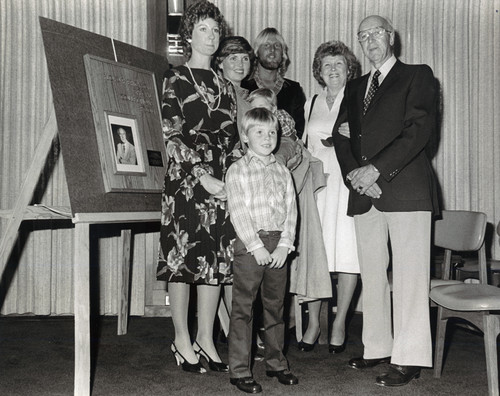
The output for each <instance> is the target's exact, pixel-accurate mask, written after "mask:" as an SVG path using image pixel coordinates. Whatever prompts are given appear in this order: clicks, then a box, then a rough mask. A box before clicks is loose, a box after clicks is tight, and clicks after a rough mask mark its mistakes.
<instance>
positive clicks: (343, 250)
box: [302, 88, 359, 273]
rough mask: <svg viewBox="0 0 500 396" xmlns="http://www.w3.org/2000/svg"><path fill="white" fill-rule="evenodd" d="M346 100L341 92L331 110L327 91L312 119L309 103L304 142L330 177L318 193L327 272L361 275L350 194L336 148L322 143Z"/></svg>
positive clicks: (319, 96)
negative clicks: (348, 213)
mask: <svg viewBox="0 0 500 396" xmlns="http://www.w3.org/2000/svg"><path fill="white" fill-rule="evenodd" d="M343 96H344V90H343V89H342V91H340V92H339V94H338V95H337V97H336V99H335V102H334V104H333V106H332V108H331V109H328V105H327V104H326V88H325V89H324V90H323V91H322V92H321V93H320V94H319V95H318V97H317V98H316V101H315V102H314V106H313V109H312V114H311V116H310V117H309V112H310V108H311V102H312V98H309V99H308V100H307V102H306V104H305V106H304V108H305V112H304V114H305V118H306V128H305V131H304V135H303V137H302V139H303V140H304V142H305V143H306V145H307V148H308V149H309V151H310V152H311V154H312V155H313V156H315V157H316V158H318V159H320V160H321V161H322V162H323V169H324V172H325V173H326V174H328V176H327V179H326V188H324V189H322V190H321V191H319V192H318V193H317V204H318V212H319V216H320V220H321V226H322V229H323V241H324V243H325V249H326V256H327V259H328V270H329V271H330V272H348V273H359V261H358V251H357V245H356V234H355V230H354V219H353V218H352V217H349V216H347V203H348V198H349V190H348V189H347V187H346V186H345V184H344V182H343V179H342V173H341V171H340V166H339V163H338V160H337V155H336V154H335V148H334V147H326V146H324V145H323V143H322V142H321V139H327V138H328V137H330V136H331V135H332V129H333V126H334V124H335V121H336V119H337V116H338V113H339V108H340V103H341V102H342V98H343ZM308 118H309V119H308Z"/></svg>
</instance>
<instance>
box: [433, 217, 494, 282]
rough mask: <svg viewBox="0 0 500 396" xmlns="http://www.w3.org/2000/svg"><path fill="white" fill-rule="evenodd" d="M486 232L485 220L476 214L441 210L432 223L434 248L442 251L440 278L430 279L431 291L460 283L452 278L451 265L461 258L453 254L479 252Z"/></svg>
mask: <svg viewBox="0 0 500 396" xmlns="http://www.w3.org/2000/svg"><path fill="white" fill-rule="evenodd" d="M485 230H486V219H485V218H483V216H478V212H470V211H464V210H443V211H442V213H441V218H440V219H438V220H436V221H435V222H434V246H436V247H439V248H442V249H444V255H443V257H442V262H441V277H440V278H436V279H435V278H432V279H431V289H432V288H434V287H436V286H441V285H448V284H457V283H462V282H461V281H459V280H455V279H453V277H452V272H453V271H452V270H453V264H454V263H455V262H457V261H461V260H462V258H461V257H460V256H458V255H454V254H453V253H454V252H455V253H463V252H476V251H478V250H480V248H481V245H482V243H483V240H484V235H485Z"/></svg>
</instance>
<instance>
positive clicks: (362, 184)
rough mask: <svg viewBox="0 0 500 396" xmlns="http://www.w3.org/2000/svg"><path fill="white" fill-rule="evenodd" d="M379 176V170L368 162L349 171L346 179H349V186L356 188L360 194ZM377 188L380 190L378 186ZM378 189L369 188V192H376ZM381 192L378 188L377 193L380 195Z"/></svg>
mask: <svg viewBox="0 0 500 396" xmlns="http://www.w3.org/2000/svg"><path fill="white" fill-rule="evenodd" d="M379 176H380V173H379V171H378V170H377V169H376V168H375V167H374V166H373V165H372V164H369V165H365V166H362V167H361V168H357V169H354V170H353V171H351V172H349V174H348V175H347V180H350V182H351V186H352V188H353V189H354V190H356V191H357V192H358V193H359V194H360V195H363V194H365V193H366V191H367V190H368V189H369V188H370V187H372V186H373V184H374V183H375V182H376V181H377V180H378V178H379ZM377 187H378V186H377ZM378 190H380V188H378ZM378 190H377V189H375V190H374V189H371V190H370V194H376V193H377V191H378ZM381 193H382V191H381V190H380V191H379V193H378V195H379V196H380V194H381ZM370 196H371V195H370ZM373 198H375V197H373ZM377 198H378V197H377Z"/></svg>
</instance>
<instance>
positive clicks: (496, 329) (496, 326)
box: [483, 314, 500, 396]
mask: <svg viewBox="0 0 500 396" xmlns="http://www.w3.org/2000/svg"><path fill="white" fill-rule="evenodd" d="M483 323H484V348H485V351H486V372H487V373H488V390H489V391H488V394H489V395H490V396H498V361H497V336H498V334H499V333H500V316H497V315H490V314H486V315H484V317H483Z"/></svg>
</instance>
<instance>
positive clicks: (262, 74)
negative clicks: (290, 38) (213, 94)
mask: <svg viewBox="0 0 500 396" xmlns="http://www.w3.org/2000/svg"><path fill="white" fill-rule="evenodd" d="M253 48H254V50H255V55H256V57H257V58H256V61H257V66H256V68H255V70H254V73H253V75H252V77H251V78H250V79H248V80H243V81H242V83H241V86H242V87H243V88H246V89H248V90H249V91H250V92H252V91H255V90H256V89H257V88H269V89H270V90H272V91H273V92H274V93H275V94H276V97H277V99H278V109H282V110H285V111H286V112H287V113H289V114H290V115H291V116H292V117H293V119H294V121H295V129H296V130H297V135H298V136H299V137H301V136H302V133H303V132H304V125H305V120H304V103H305V102H306V97H305V95H304V91H303V90H302V87H301V86H300V84H299V83H298V82H296V81H292V80H289V79H288V78H285V73H286V71H287V69H288V66H289V65H290V59H289V58H288V46H287V45H286V43H285V39H284V38H283V36H281V34H280V33H279V32H278V31H277V30H276V29H275V28H273V27H268V28H265V29H264V30H262V31H261V32H260V33H259V34H258V36H257V37H256V38H255V40H254V42H253Z"/></svg>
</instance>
